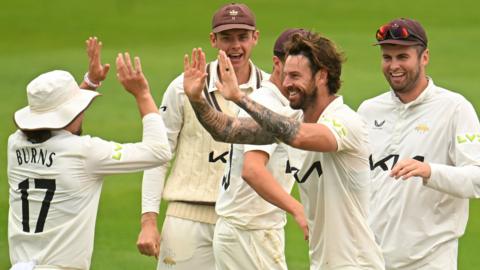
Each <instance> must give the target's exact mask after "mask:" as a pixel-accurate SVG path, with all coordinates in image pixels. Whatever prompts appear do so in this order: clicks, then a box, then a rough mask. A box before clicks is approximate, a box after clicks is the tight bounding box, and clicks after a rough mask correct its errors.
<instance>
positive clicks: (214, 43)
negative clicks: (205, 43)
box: [210, 32, 217, 48]
mask: <svg viewBox="0 0 480 270" xmlns="http://www.w3.org/2000/svg"><path fill="white" fill-rule="evenodd" d="M210 45H212V48H217V34H215V33H213V32H211V33H210Z"/></svg>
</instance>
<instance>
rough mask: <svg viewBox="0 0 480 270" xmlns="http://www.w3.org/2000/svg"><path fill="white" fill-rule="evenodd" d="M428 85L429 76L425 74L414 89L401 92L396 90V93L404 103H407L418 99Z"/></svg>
mask: <svg viewBox="0 0 480 270" xmlns="http://www.w3.org/2000/svg"><path fill="white" fill-rule="evenodd" d="M427 86H428V78H427V77H425V76H424V77H421V78H420V80H419V81H418V83H417V84H416V85H415V86H414V87H413V88H412V89H410V90H408V91H401V92H397V91H395V94H396V95H397V97H398V98H399V99H400V101H402V103H404V104H407V103H410V102H412V101H414V100H415V99H417V98H418V97H419V96H420V95H421V94H422V93H423V91H425V89H427Z"/></svg>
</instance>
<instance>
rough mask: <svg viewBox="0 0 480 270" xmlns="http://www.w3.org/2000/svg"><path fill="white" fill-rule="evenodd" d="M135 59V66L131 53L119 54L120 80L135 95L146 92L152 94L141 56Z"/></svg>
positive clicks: (118, 71) (118, 73)
mask: <svg viewBox="0 0 480 270" xmlns="http://www.w3.org/2000/svg"><path fill="white" fill-rule="evenodd" d="M134 61H135V67H134V66H133V65H132V61H131V60H130V54H129V53H128V52H127V53H125V54H122V53H119V54H118V56H117V60H116V64H117V78H118V81H120V83H121V84H122V85H123V87H124V88H125V89H126V90H127V91H128V92H130V93H131V94H132V95H134V96H135V97H137V96H138V95H142V94H146V93H148V94H150V88H149V86H148V81H147V79H146V78H145V76H144V75H143V72H142V65H141V63H140V58H139V57H138V56H136V57H135V58H134Z"/></svg>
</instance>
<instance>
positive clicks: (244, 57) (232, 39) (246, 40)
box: [210, 29, 258, 70]
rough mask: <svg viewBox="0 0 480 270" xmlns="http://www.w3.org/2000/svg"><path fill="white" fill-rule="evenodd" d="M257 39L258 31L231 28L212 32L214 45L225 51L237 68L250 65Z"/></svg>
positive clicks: (211, 36)
mask: <svg viewBox="0 0 480 270" xmlns="http://www.w3.org/2000/svg"><path fill="white" fill-rule="evenodd" d="M257 41H258V31H252V30H245V29H231V30H225V31H222V32H219V33H216V34H214V33H210V42H211V44H212V47H214V48H217V49H219V50H223V51H225V53H226V54H227V56H228V57H229V58H230V61H232V65H233V68H234V69H235V70H237V69H242V68H246V67H248V66H249V60H250V55H251V54H252V49H253V47H255V45H257Z"/></svg>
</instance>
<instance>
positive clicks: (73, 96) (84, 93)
mask: <svg viewBox="0 0 480 270" xmlns="http://www.w3.org/2000/svg"><path fill="white" fill-rule="evenodd" d="M99 95H100V94H99V93H98V92H96V91H92V90H85V89H81V88H80V87H79V86H78V84H77V83H76V81H75V79H74V78H73V76H72V75H71V74H70V73H69V72H67V71H63V70H55V71H51V72H47V73H44V74H42V75H40V76H38V77H36V78H35V79H33V80H32V81H31V82H30V83H29V84H28V85H27V99H28V106H26V107H24V108H22V109H20V110H18V111H16V112H15V115H14V121H15V124H16V125H17V126H18V128H20V129H22V130H39V129H62V128H64V127H66V126H68V125H69V124H70V123H71V122H72V121H73V120H74V119H75V118H76V117H77V116H78V115H79V114H80V113H82V112H83V111H84V110H85V109H87V107H88V106H89V105H90V103H91V102H92V101H93V99H94V98H95V97H97V96H99Z"/></svg>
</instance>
